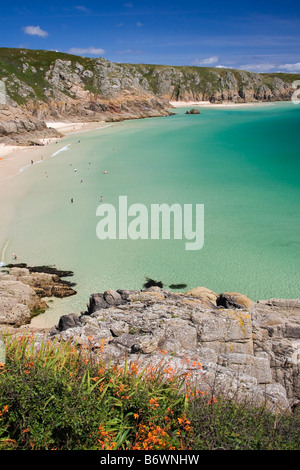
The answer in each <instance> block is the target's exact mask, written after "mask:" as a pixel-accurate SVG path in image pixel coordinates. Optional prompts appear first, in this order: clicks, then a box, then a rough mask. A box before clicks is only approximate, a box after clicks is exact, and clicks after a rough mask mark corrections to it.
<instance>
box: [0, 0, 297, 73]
mask: <svg viewBox="0 0 300 470" xmlns="http://www.w3.org/2000/svg"><path fill="white" fill-rule="evenodd" d="M0 46H1V47H21V48H29V49H47V50H57V51H60V52H70V53H73V54H78V55H83V56H88V57H99V56H101V57H105V58H106V59H108V60H111V61H115V62H129V63H152V64H167V65H199V66H211V67H232V68H236V69H244V70H252V71H255V72H278V71H279V72H298V73H300V3H299V1H297V2H296V1H290V0H285V1H283V0H280V1H278V0H274V1H263V0H260V1H256V0H252V1H243V0H239V1H235V0H231V1H230V0H228V1H213V0H212V1H210V0H206V1H201V0H198V1H190V0H186V1H178V0H173V1H169V0H167V1H164V0H161V1H158V0H153V1H151V2H150V1H148V0H145V1H140V0H132V1H130V0H123V1H102V0H100V1H97V2H96V1H84V0H74V1H70V0H66V1H65V0H60V1H57V0H53V1H52V2H43V1H35V0H33V1H31V2H26V1H23V2H21V1H19V0H16V1H13V2H12V3H11V4H10V3H9V2H6V4H5V6H2V7H1V14H0Z"/></svg>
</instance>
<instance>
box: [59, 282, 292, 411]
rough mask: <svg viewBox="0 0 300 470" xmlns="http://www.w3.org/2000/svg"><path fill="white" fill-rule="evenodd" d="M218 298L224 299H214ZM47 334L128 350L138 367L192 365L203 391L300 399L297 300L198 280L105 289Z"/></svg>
mask: <svg viewBox="0 0 300 470" xmlns="http://www.w3.org/2000/svg"><path fill="white" fill-rule="evenodd" d="M220 298H221V299H226V301H224V302H223V301H222V302H223V304H224V305H217V304H218V301H217V299H220ZM108 300H109V302H108ZM71 321H73V317H72V318H71ZM51 335H54V336H55V337H57V336H58V338H59V339H60V340H71V341H74V343H76V344H83V345H87V344H90V342H92V346H93V348H94V351H96V350H97V347H99V348H100V347H101V357H102V358H104V360H107V361H115V362H118V363H122V361H124V360H125V356H128V361H129V364H130V363H132V362H136V361H138V362H139V363H140V364H141V367H145V366H146V365H149V364H152V365H154V366H155V365H158V364H161V361H164V363H166V364H167V365H168V367H171V368H173V369H174V370H176V372H177V373H179V374H186V373H189V372H191V373H192V378H193V380H195V382H197V387H198V388H200V389H201V390H204V391H205V390H206V391H208V389H209V388H210V387H214V390H215V391H216V392H217V391H219V392H220V393H223V394H224V393H225V394H226V395H227V396H228V397H232V398H239V399H243V400H244V399H247V400H251V402H252V403H256V404H264V403H267V406H269V407H270V408H271V409H272V410H276V409H277V410H281V411H283V410H289V409H291V408H292V407H294V406H297V404H298V403H299V402H300V380H299V375H300V374H299V367H300V300H278V299H277V300H276V299H273V300H269V301H261V302H258V303H254V302H251V301H250V299H248V298H247V297H246V296H244V295H242V294H239V293H233V292H230V293H223V294H221V295H217V294H216V293H213V292H212V291H210V290H209V289H206V288H203V287H202V288H195V289H192V290H190V291H188V292H187V293H185V294H184V293H172V292H170V291H168V290H164V289H160V288H158V287H155V288H150V289H148V290H142V291H128V290H118V292H116V291H112V290H109V291H106V292H104V293H102V294H94V295H92V296H91V297H90V302H89V306H88V309H87V311H86V312H85V313H84V314H81V315H80V316H79V317H78V318H76V323H74V324H73V325H71V326H70V327H69V328H67V329H66V328H63V331H61V328H58V329H56V330H55V331H53V332H52V333H51ZM51 337H52V336H51ZM91 338H92V339H91ZM193 364H194V365H193ZM195 364H198V366H196V365H195ZM199 364H201V367H200V366H199Z"/></svg>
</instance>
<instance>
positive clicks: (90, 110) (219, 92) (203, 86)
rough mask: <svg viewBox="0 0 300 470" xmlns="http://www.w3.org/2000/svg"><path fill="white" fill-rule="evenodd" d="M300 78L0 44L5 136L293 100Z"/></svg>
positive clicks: (0, 95)
mask: <svg viewBox="0 0 300 470" xmlns="http://www.w3.org/2000/svg"><path fill="white" fill-rule="evenodd" d="M299 78H300V76H298V75H295V74H290V75H289V74H255V73H252V72H245V71H240V70H232V69H216V68H209V67H188V66H186V67H180V66H177V67H171V66H163V65H139V64H137V65H131V64H115V63H112V62H109V61H108V60H105V59H103V58H98V59H90V58H84V57H79V56H72V55H69V54H63V53H58V52H52V51H35V50H27V49H6V48H0V84H1V86H2V89H1V90H0V91H1V93H0V123H1V126H0V136H7V135H16V134H22V133H27V132H32V130H35V131H42V132H43V133H44V134H47V132H48V131H47V129H46V127H45V125H44V124H43V121H45V120H47V119H49V120H59V119H65V120H68V119H69V120H75V119H76V120H78V121H98V120H106V121H113V120H121V119H134V118H143V117H149V116H152V117H154V116H164V115H168V114H170V112H169V111H168V109H169V108H170V105H169V101H190V100H193V101H202V100H205V101H207V100H208V101H211V102H213V103H218V102H222V101H231V102H237V103H239V102H248V101H275V100H288V99H290V97H291V95H292V93H293V91H294V89H293V88H292V83H293V81H294V80H297V79H299ZM16 115H17V116H18V119H17V121H20V120H22V119H21V118H20V117H19V116H20V115H22V118H23V124H21V125H17V127H15V126H14V125H13V122H14V121H16V117H15V116H16ZM3 122H4V125H3ZM34 127H36V129H33V128H34Z"/></svg>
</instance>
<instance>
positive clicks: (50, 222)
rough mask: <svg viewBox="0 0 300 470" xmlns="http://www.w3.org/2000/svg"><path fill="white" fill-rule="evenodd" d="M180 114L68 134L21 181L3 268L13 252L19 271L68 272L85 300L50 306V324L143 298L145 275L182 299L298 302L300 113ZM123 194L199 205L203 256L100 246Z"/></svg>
mask: <svg viewBox="0 0 300 470" xmlns="http://www.w3.org/2000/svg"><path fill="white" fill-rule="evenodd" d="M174 111H175V113H176V114H175V115H174V116H168V117H161V118H150V119H143V120H132V121H125V122H121V123H114V124H113V125H108V126H106V127H105V128H103V129H98V130H93V131H88V132H82V133H81V134H74V135H69V136H67V137H66V138H65V139H63V141H60V142H59V143H58V144H55V143H54V144H51V145H52V146H53V154H52V155H53V157H52V158H49V159H47V160H45V161H43V162H42V163H41V164H39V165H33V166H32V167H30V168H28V169H26V171H23V172H22V173H20V174H19V175H18V176H16V177H15V178H19V179H20V182H21V181H22V179H26V185H27V188H28V189H27V193H26V196H25V197H24V198H23V199H22V200H20V201H18V204H17V207H16V213H15V218H14V222H13V223H12V224H11V227H10V228H9V245H8V248H7V250H6V253H7V258H9V259H6V261H7V262H10V258H11V256H10V253H12V252H13V251H14V252H16V253H17V254H18V262H26V263H27V264H29V265H42V264H43V265H44V264H45V265H55V266H56V267H57V268H60V269H68V270H72V271H73V272H74V277H73V279H72V280H73V281H74V282H76V283H77V287H76V289H77V291H78V294H77V295H76V296H74V297H70V298H68V299H64V300H59V301H55V302H54V303H53V305H52V307H51V308H50V310H49V312H47V313H46V314H44V321H45V322H48V323H49V324H51V323H53V324H56V323H57V321H56V320H57V318H59V316H60V315H61V314H64V313H70V312H77V313H79V312H80V311H81V310H84V309H85V307H86V304H87V302H88V299H89V296H90V294H92V293H94V292H103V291H104V290H105V289H108V288H112V289H119V288H120V289H140V288H142V286H143V283H144V282H145V278H146V277H150V278H153V279H155V280H159V281H162V282H163V284H164V287H166V288H168V287H169V286H170V285H172V284H186V288H183V289H181V291H185V290H187V289H190V288H193V287H196V286H205V287H208V288H210V289H212V290H214V291H215V292H217V293H221V292H224V291H236V292H241V293H244V294H246V295H248V296H249V297H250V298H251V299H253V300H258V299H267V298H272V297H275V298H299V296H300V274H299V272H300V271H299V266H300V216H299V214H300V185H299V183H300V179H299V176H300V141H299V136H300V106H296V105H294V104H293V103H291V102H287V103H272V104H261V105H256V106H243V107H230V108H229V107H227V108H225V107H222V108H215V107H211V108H209V107H202V108H201V114H200V115H186V114H185V112H186V109H185V108H179V109H176V110H174ZM79 140H80V141H79ZM75 170H77V171H75ZM104 170H107V171H108V173H107V174H104ZM81 179H83V181H82V182H81ZM121 195H125V196H127V198H128V204H129V205H131V204H134V203H141V204H144V205H145V206H147V207H149V208H150V205H151V204H155V203H157V204H162V203H167V204H168V205H172V204H174V203H179V204H181V205H182V206H183V205H184V204H193V205H195V204H204V208H205V216H204V236H205V239H204V246H203V248H202V249H201V250H199V251H187V250H186V249H185V240H184V239H183V240H173V239H170V240H162V239H159V240H151V239H148V240H130V239H127V240H118V239H117V240H104V241H103V240H102V241H101V240H99V239H98V238H97V236H96V226H97V223H98V222H99V217H97V216H96V210H97V207H98V205H99V204H100V198H101V196H103V203H110V204H113V205H114V206H115V207H116V208H117V207H118V200H119V196H121ZM71 198H73V200H74V202H73V203H71V202H70V200H71Z"/></svg>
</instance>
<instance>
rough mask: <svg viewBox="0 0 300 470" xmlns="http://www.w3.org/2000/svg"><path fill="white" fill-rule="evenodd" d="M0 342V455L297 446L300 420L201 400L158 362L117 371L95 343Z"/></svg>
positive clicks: (7, 338) (24, 339)
mask: <svg viewBox="0 0 300 470" xmlns="http://www.w3.org/2000/svg"><path fill="white" fill-rule="evenodd" d="M3 340H4V342H5V345H6V358H5V359H6V362H5V364H0V449H6V450H7V449H16V450H30V449H32V450H52V449H57V450H81V449H85V450H102V449H105V450H110V449H113V450H123V449H130V450H140V449H141V450H149V449H150V450H154V449H159V450H163V449H166V450H172V449H174V450H187V449H191V450H214V449H226V450H258V449H270V450H275V449H278V450H281V449H299V448H300V439H299V436H300V420H299V417H298V418H297V417H296V416H275V415H273V414H271V413H270V412H268V411H267V410H266V409H264V408H255V407H251V406H248V405H247V406H246V405H238V404H236V403H234V402H233V401H229V400H226V399H225V398H218V400H216V398H215V397H213V396H211V397H209V396H208V395H207V394H201V393H199V392H197V391H196V390H194V389H193V388H191V386H190V385H189V383H188V377H187V376H182V377H180V376H178V375H176V373H175V371H174V370H172V368H171V367H170V366H168V365H167V366H166V365H165V364H164V361H163V359H162V361H161V364H160V365H159V366H155V367H151V366H150V365H149V366H148V367H144V368H141V367H140V365H139V364H138V363H131V364H128V363H127V362H126V363H125V366H123V367H119V366H116V365H107V364H104V363H102V362H101V360H100V359H101V349H102V348H99V354H97V355H95V352H94V351H93V349H92V345H91V347H86V348H82V347H81V348H80V347H79V346H78V347H77V348H76V347H75V346H72V345H71V344H69V343H63V342H61V343H59V342H57V341H55V340H52V341H46V340H45V341H43V342H42V344H40V345H39V346H38V345H37V344H36V342H35V340H34V339H33V337H31V336H19V337H18V336H11V335H4V337H3ZM162 357H163V356H162ZM199 367H200V365H199Z"/></svg>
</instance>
